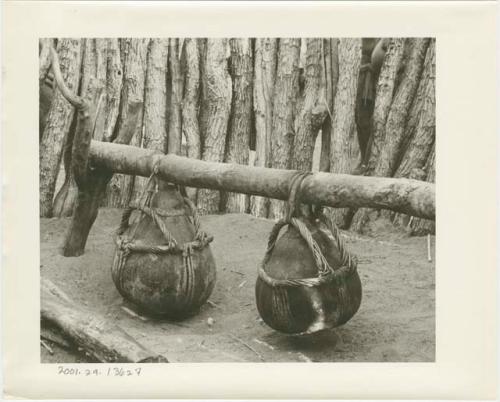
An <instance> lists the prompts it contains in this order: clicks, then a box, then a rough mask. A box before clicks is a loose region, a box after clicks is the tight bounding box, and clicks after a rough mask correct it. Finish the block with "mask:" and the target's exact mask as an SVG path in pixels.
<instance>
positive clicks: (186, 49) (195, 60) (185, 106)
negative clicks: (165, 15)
mask: <svg viewBox="0 0 500 402" xmlns="http://www.w3.org/2000/svg"><path fill="white" fill-rule="evenodd" d="M181 74H182V76H183V77H184V84H183V90H184V94H183V98H182V132H183V133H184V137H185V138H186V151H187V156H188V157H189V158H194V159H200V157H201V153H200V127H199V125H198V109H199V98H200V59H199V54H198V45H197V41H196V39H191V38H186V39H185V40H184V46H183V49H182V56H181Z"/></svg>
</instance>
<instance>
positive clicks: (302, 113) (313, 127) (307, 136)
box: [291, 38, 328, 171]
mask: <svg viewBox="0 0 500 402" xmlns="http://www.w3.org/2000/svg"><path fill="white" fill-rule="evenodd" d="M305 41H306V61H305V69H304V73H305V82H304V90H303V93H302V94H300V95H299V100H298V103H299V104H298V108H297V109H298V112H297V115H296V116H295V122H294V126H295V139H294V142H293V150H292V159H291V168H292V169H297V170H304V171H310V170H311V169H312V159H313V152H314V145H315V142H316V136H317V135H318V132H319V130H320V128H321V126H322V125H323V122H324V120H325V117H326V116H327V113H328V111H327V98H326V95H327V94H326V91H325V86H326V82H325V81H326V77H325V70H324V62H323V57H322V56H323V55H322V47H323V39H321V38H314V39H306V40H305Z"/></svg>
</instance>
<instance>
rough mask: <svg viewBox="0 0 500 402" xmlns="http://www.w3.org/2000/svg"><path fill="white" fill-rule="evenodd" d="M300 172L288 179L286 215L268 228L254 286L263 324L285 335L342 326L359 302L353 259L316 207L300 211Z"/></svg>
mask: <svg viewBox="0 0 500 402" xmlns="http://www.w3.org/2000/svg"><path fill="white" fill-rule="evenodd" d="M306 176H307V174H304V173H302V174H298V175H296V176H294V178H293V180H292V184H291V190H290V199H289V202H288V205H287V211H286V216H285V218H284V219H282V220H279V221H278V222H277V223H276V224H275V226H274V227H273V229H272V230H271V233H270V236H269V241H268V248H267V251H266V255H265V257H264V260H263V262H262V265H261V267H260V269H259V275H258V278H257V283H256V288H255V293H256V301H257V309H258V311H259V314H260V316H261V317H262V319H263V320H264V322H265V323H266V324H267V325H269V326H270V327H271V328H273V329H275V330H277V331H280V332H284V333H288V334H309V333H313V332H317V331H321V330H324V329H329V328H334V327H337V326H339V325H342V324H344V323H346V322H347V321H348V320H349V319H350V318H351V317H352V316H353V315H354V314H355V313H356V311H357V310H358V308H359V306H360V303H361V281H360V279H359V275H358V273H357V268H356V265H357V264H356V260H355V258H354V257H352V256H351V255H350V254H349V253H348V251H347V250H346V249H345V247H344V244H343V241H342V240H341V238H340V233H339V230H338V228H337V227H336V226H335V225H334V223H333V222H332V221H331V220H330V219H328V218H327V217H326V216H325V215H324V214H323V212H322V211H321V209H320V208H315V209H313V208H312V207H309V213H308V214H306V215H307V216H306V215H304V214H301V213H300V204H299V197H298V196H299V189H300V185H301V183H302V180H303V179H304V178H305V177H306ZM284 226H287V230H286V231H285V232H284V233H283V235H282V236H281V237H279V238H278V236H279V233H280V231H281V229H282V228H283V227H284Z"/></svg>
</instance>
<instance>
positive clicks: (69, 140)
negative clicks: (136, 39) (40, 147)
mask: <svg viewBox="0 0 500 402" xmlns="http://www.w3.org/2000/svg"><path fill="white" fill-rule="evenodd" d="M82 45H83V58H82V77H81V82H80V92H79V94H80V96H81V97H84V98H85V97H86V96H87V95H88V91H89V87H90V86H89V83H90V81H91V80H96V81H97V86H98V87H99V88H100V89H101V88H105V83H106V66H105V64H104V63H103V54H102V45H101V43H99V45H100V46H99V47H98V43H97V39H83V42H82ZM101 94H102V96H104V97H105V93H104V92H101ZM104 103H105V102H103V101H102V98H101V99H100V101H99V105H98V106H99V108H98V110H97V118H96V122H95V127H94V135H95V139H98V140H100V139H101V138H102V132H103V130H104ZM75 124H76V118H73V124H72V125H71V128H70V130H69V132H68V134H67V136H66V141H65V144H64V153H63V162H64V163H63V165H64V183H63V185H62V186H61V188H60V189H59V192H58V193H57V195H56V197H55V199H54V205H53V215H54V216H57V217H61V216H71V215H72V214H73V208H74V206H75V202H76V198H77V196H78V188H77V186H76V183H75V179H74V177H73V172H72V170H71V157H72V156H71V155H72V154H71V150H72V147H73V137H74V130H75V128H76V126H75Z"/></svg>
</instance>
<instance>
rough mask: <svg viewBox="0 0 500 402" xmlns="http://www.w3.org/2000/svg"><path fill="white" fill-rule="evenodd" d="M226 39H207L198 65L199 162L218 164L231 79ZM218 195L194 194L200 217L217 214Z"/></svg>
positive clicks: (227, 114) (222, 146)
mask: <svg viewBox="0 0 500 402" xmlns="http://www.w3.org/2000/svg"><path fill="white" fill-rule="evenodd" d="M229 55H230V53H229V43H228V40H227V39H211V38H209V39H207V40H206V44H205V51H204V60H203V62H202V86H203V90H202V103H201V123H200V131H201V139H202V159H203V160H204V161H214V162H222V161H223V160H224V150H225V141H226V133H227V127H228V123H229V114H230V110H231V97H232V88H231V76H230V75H229V72H228V69H227V59H228V57H229ZM219 208H220V194H219V192H218V191H212V190H207V189H201V190H199V191H198V209H199V212H200V213H201V214H211V213H216V212H219Z"/></svg>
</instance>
